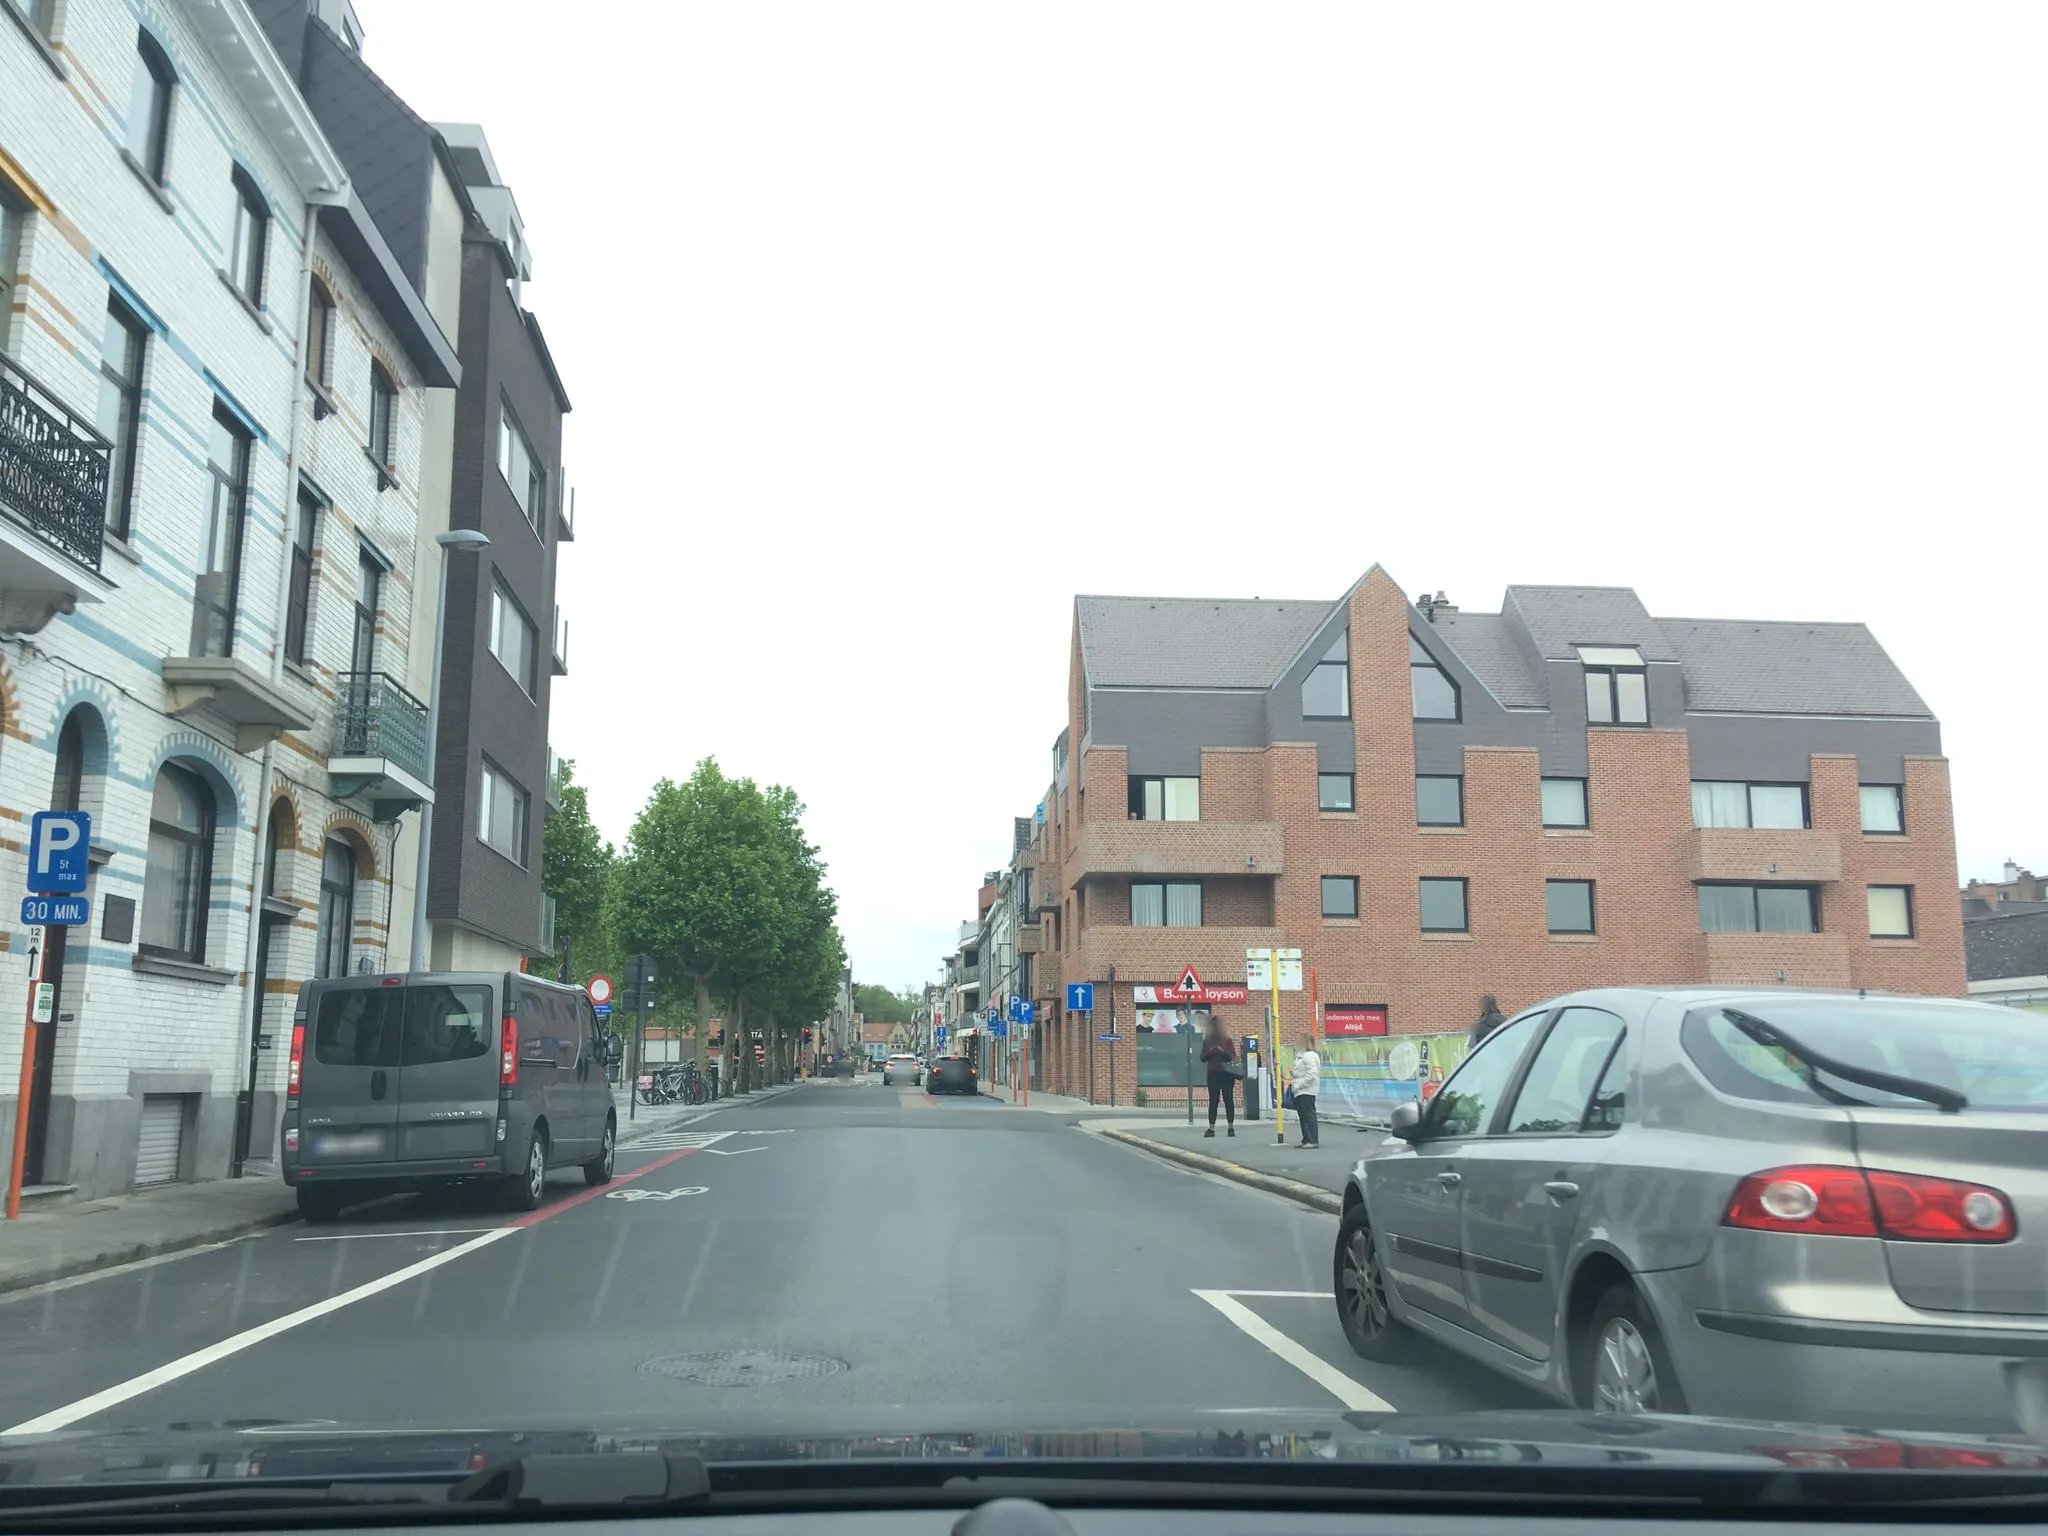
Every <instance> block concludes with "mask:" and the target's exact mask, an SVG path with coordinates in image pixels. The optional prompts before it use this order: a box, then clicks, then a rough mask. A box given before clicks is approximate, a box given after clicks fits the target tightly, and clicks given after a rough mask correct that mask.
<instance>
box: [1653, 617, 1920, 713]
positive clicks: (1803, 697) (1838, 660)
mask: <svg viewBox="0 0 2048 1536" xmlns="http://www.w3.org/2000/svg"><path fill="white" fill-rule="evenodd" d="M1657 624H1658V627H1659V628H1660V629H1661V630H1662V631H1663V633H1664V634H1665V636H1666V637H1667V638H1668V639H1669V640H1670V642H1671V644H1672V646H1673V647H1674V648H1675V650H1676V651H1677V653H1678V658H1679V660H1680V661H1682V662H1684V663H1685V702H1686V707H1687V708H1688V709H1723V710H1733V711H1739V712H1742V713H1747V714H1774V713H1777V714H1794V715H1906V716H1913V717H1917V718H1920V719H1932V718H1933V717H1934V711H1932V710H1931V709H1929V708H1928V707H1927V704H1926V701H1925V700H1923V699H1922V698H1921V697H1920V695H1919V694H1918V693H1916V692H1915V691H1914V690H1913V685H1912V684H1911V683H1909V682H1907V681H1906V675H1905V673H1903V672H1901V671H1900V670H1899V669H1898V667H1897V665H1896V664H1894V663H1893V661H1892V659H1891V657H1890V656H1888V655H1886V654H1885V649H1884V647H1883V646H1881V645H1879V644H1878V643H1877V637H1876V636H1875V635H1873V634H1871V632H1870V630H1869V629H1868V628H1867V627H1865V626H1864V625H1861V624H1801V623H1785V622H1781V621H1772V620H1751V619H1659V620H1658V621H1657Z"/></svg>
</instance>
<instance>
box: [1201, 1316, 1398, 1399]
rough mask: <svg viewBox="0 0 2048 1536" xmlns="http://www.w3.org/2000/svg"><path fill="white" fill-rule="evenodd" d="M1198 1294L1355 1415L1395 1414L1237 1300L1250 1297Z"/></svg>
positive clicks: (1373, 1393) (1372, 1394)
mask: <svg viewBox="0 0 2048 1536" xmlns="http://www.w3.org/2000/svg"><path fill="white" fill-rule="evenodd" d="M1195 1294H1196V1295H1197V1296H1199V1297H1201V1298H1202V1300H1204V1301H1206V1302H1207V1303H1209V1305H1210V1306H1212V1307H1214V1308H1215V1309H1216V1310H1217V1311H1218V1312H1221V1313H1222V1314H1223V1315H1224V1316H1225V1317H1227V1318H1229V1319H1230V1320H1231V1321H1232V1322H1233V1323H1235V1324H1237V1326H1238V1327H1239V1328H1241V1329H1242V1330H1244V1332H1246V1333H1248V1334H1250V1335H1251V1336H1252V1338H1254V1339H1256V1340H1257V1341H1258V1342H1259V1343H1261V1344H1263V1345H1265V1346H1266V1348H1267V1349H1268V1350H1270V1351H1271V1352H1272V1353H1274V1354H1276V1355H1278V1356H1279V1357H1280V1358H1281V1359H1282V1360H1285V1361H1286V1362H1287V1363H1288V1364H1289V1365H1291V1366H1293V1367H1294V1368H1295V1369H1296V1370H1297V1371H1299V1372H1301V1374H1302V1375H1304V1376H1306V1377H1307V1378H1308V1379H1309V1380H1310V1381H1312V1382H1314V1383H1315V1384H1316V1385H1317V1386H1319V1387H1321V1388H1322V1389H1323V1390H1324V1391H1325V1392H1327V1393H1329V1394H1330V1395H1331V1396H1332V1397H1334V1398H1336V1399H1337V1401H1338V1402H1340V1403H1342V1404H1343V1405H1344V1406H1345V1407H1346V1408H1349V1409H1351V1410H1352V1411H1353V1412H1354V1413H1392V1412H1393V1411H1394V1405H1393V1404H1392V1403H1390V1402H1388V1401H1387V1400H1386V1399H1385V1398H1383V1397H1381V1396H1380V1395H1379V1394H1378V1393H1376V1392H1368V1391H1367V1390H1366V1389H1365V1388H1364V1387H1361V1386H1360V1385H1359V1384H1358V1383H1357V1382H1355V1381H1353V1380H1352V1379H1351V1378H1350V1377H1349V1376H1346V1375H1345V1374H1344V1373H1343V1372H1342V1371H1340V1370H1338V1369H1337V1367H1335V1366H1334V1365H1332V1364H1330V1362H1329V1361H1327V1360H1325V1359H1323V1357H1322V1356H1320V1355H1317V1354H1313V1353H1311V1352H1310V1351H1308V1350H1306V1349H1304V1348H1303V1347H1302V1346H1301V1345H1299V1344H1297V1343H1295V1342H1294V1340H1292V1339H1290V1338H1289V1337H1287V1335H1286V1334H1284V1333H1282V1332H1281V1331H1280V1330H1279V1329H1278V1328H1275V1327H1274V1326H1273V1325H1272V1324H1271V1323H1269V1322H1267V1321H1266V1320H1265V1319H1264V1318H1263V1317H1261V1316H1259V1314H1258V1313H1256V1312H1254V1311H1253V1310H1252V1309H1251V1308H1250V1307H1248V1306H1246V1305H1245V1304H1244V1303H1243V1302H1241V1301H1239V1300H1237V1297H1238V1296H1239V1295H1241V1294H1249V1293H1244V1292H1234V1291H1199V1290H1198V1291H1196V1292H1195Z"/></svg>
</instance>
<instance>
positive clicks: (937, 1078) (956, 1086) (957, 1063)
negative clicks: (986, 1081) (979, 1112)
mask: <svg viewBox="0 0 2048 1536" xmlns="http://www.w3.org/2000/svg"><path fill="white" fill-rule="evenodd" d="M924 1091H925V1092H926V1093H931V1094H940V1093H968V1094H975V1093H980V1092H981V1075H980V1074H979V1073H977V1072H976V1071H975V1070H974V1063H973V1062H971V1061H969V1060H968V1059H967V1058H966V1057H965V1056H939V1057H936V1058H934V1059H933V1061H932V1068H931V1070H930V1071H929V1072H927V1073H925V1075H924Z"/></svg>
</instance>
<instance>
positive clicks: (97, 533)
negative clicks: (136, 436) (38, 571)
mask: <svg viewBox="0 0 2048 1536" xmlns="http://www.w3.org/2000/svg"><path fill="white" fill-rule="evenodd" d="M112 454H113V447H112V445H111V444H109V443H108V442H107V440H106V439H105V438H104V437H101V436H100V435H99V433H98V432H96V431H94V430H93V428H92V426H91V425H90V424H89V423H88V422H87V421H86V420H85V418H84V417H82V416H80V415H78V414H77V413H76V412H74V411H73V410H72V409H71V408H70V407H69V406H67V405H65V404H64V402H63V401H62V400H60V399H58V398H57V396H56V394H55V393H54V392H53V391H51V390H50V389H48V388H47V387H46V386H44V385H43V384H42V383H41V382H40V381H39V380H38V379H37V378H36V377H35V375H33V374H31V373H28V372H27V371H25V370H24V369H23V368H21V367H20V365H18V364H17V363H15V362H14V360H13V359H12V358H9V357H7V356H6V355H4V354H0V508H5V509H6V510H7V511H8V512H11V513H12V514H13V515H14V516H15V517H17V518H19V519H20V520H21V521H22V522H24V523H26V524H28V526H29V527H30V528H31V529H33V530H34V531H35V533H36V534H37V536H38V537H40V538H41V539H42V540H43V542H44V543H46V544H48V545H50V546H51V547H52V548H53V549H57V550H61V551H62V552H63V553H64V554H67V555H69V556H70V557H71V558H72V559H74V560H77V561H79V562H80V563H81V564H84V565H88V566H90V567H92V569H94V570H98V569H99V568H100V548H101V539H102V537H103V536H104V534H105V532H106V526H107V465H108V461H109V460H110V458H111V457H112Z"/></svg>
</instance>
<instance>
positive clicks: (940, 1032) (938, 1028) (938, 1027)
mask: <svg viewBox="0 0 2048 1536" xmlns="http://www.w3.org/2000/svg"><path fill="white" fill-rule="evenodd" d="M945 1043H946V1026H945V1025H943V1024H934V1025H933V1026H932V1044H933V1045H944V1044H945Z"/></svg>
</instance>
